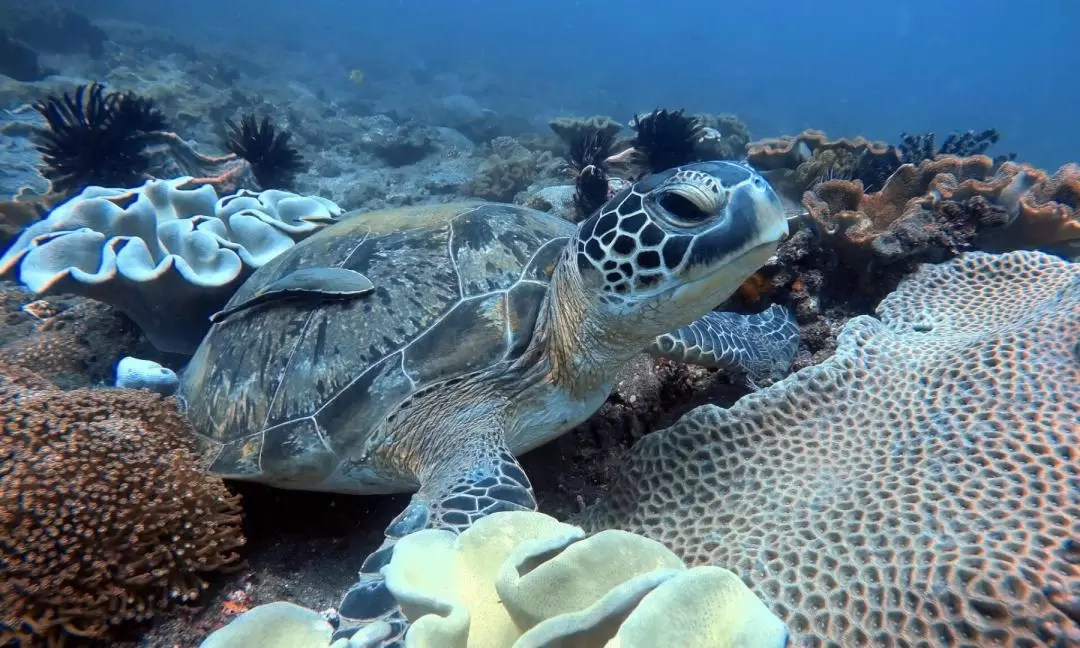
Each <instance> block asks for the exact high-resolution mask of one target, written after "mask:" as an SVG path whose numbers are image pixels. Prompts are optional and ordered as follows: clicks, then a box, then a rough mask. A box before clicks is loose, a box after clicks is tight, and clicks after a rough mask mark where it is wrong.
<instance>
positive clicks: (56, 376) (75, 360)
mask: <svg viewBox="0 0 1080 648" xmlns="http://www.w3.org/2000/svg"><path fill="white" fill-rule="evenodd" d="M11 298H12V299H13V301H15V302H16V303H18V304H19V310H20V311H21V312H23V313H25V314H27V315H29V316H31V317H32V318H33V320H34V321H33V325H32V327H30V330H28V331H27V330H25V329H24V330H22V331H20V335H18V336H17V337H15V338H14V339H13V340H10V341H7V342H6V343H3V341H0V362H6V363H8V364H16V365H20V366H24V367H33V369H34V371H35V372H36V373H37V374H38V375H39V376H40V377H42V378H44V379H47V380H49V381H50V382H51V383H53V384H55V385H58V386H60V387H61V388H64V389H74V388H78V387H89V386H91V385H93V384H101V383H105V382H109V381H111V379H112V377H113V375H114V367H115V365H116V361H117V359H118V358H119V357H121V356H123V355H125V354H127V353H133V352H134V350H135V349H136V348H137V347H138V344H139V341H140V339H141V337H140V332H139V329H138V327H136V326H135V324H134V322H132V321H131V320H130V319H128V318H127V317H125V316H123V315H121V314H120V313H118V312H117V311H116V310H114V309H113V308H111V307H109V306H107V305H105V304H102V303H99V302H95V301H91V300H88V299H82V298H79V297H69V298H59V299H56V298H53V299H48V300H44V299H37V300H35V298H34V296H33V295H32V294H30V293H26V292H22V291H18V292H14V293H13V294H12V295H11Z"/></svg>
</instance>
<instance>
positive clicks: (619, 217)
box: [577, 164, 764, 303]
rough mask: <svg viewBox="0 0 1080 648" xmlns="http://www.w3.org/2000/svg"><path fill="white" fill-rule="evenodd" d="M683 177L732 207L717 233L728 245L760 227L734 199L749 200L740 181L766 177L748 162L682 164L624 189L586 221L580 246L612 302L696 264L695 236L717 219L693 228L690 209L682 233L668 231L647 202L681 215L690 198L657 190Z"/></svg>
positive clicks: (580, 255)
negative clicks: (708, 169)
mask: <svg viewBox="0 0 1080 648" xmlns="http://www.w3.org/2000/svg"><path fill="white" fill-rule="evenodd" d="M673 181H674V182H679V181H683V182H685V184H687V185H691V186H693V187H695V189H696V190H698V191H700V192H701V193H703V194H711V195H705V196H703V198H705V199H706V200H710V201H715V202H714V204H716V205H717V208H718V209H726V210H727V211H728V213H729V216H730V217H731V218H729V219H728V222H727V223H726V226H724V227H721V228H717V231H715V232H714V233H712V234H710V236H709V238H712V237H723V238H724V240H725V241H726V243H725V245H726V246H728V247H731V248H736V247H738V246H739V245H740V244H741V243H742V240H740V239H742V238H745V237H747V236H749V235H750V234H751V233H752V232H754V231H755V228H754V227H752V226H751V225H752V223H750V222H747V221H748V220H749V219H751V218H753V217H754V216H755V214H756V212H755V210H754V209H752V208H744V207H745V206H744V205H741V204H735V205H732V204H731V203H730V202H729V201H730V200H735V201H741V200H749V198H748V197H747V196H748V194H747V193H746V192H740V191H737V189H738V187H739V186H740V185H743V184H746V183H752V182H764V181H763V180H762V179H761V178H760V176H758V175H757V174H755V173H753V172H751V171H750V170H749V169H746V168H744V167H742V166H739V165H735V164H730V165H725V166H723V167H719V175H718V174H717V171H716V170H714V171H713V172H712V173H704V172H702V171H699V170H696V169H687V168H679V169H673V170H670V171H667V172H665V173H657V174H655V175H653V176H650V177H649V178H646V179H645V180H643V181H640V182H638V183H636V184H634V185H631V186H629V187H627V188H626V189H624V190H623V191H622V193H621V194H620V195H617V196H615V197H614V198H613V199H612V200H610V201H609V202H608V203H607V205H606V206H604V207H603V208H602V209H601V210H600V211H599V212H597V214H595V215H593V216H592V217H591V218H590V219H589V220H588V222H586V223H584V224H583V225H582V229H581V233H580V236H579V239H578V245H577V262H578V267H580V268H581V269H583V270H585V269H590V268H595V269H596V270H598V271H599V272H600V273H601V274H602V276H603V278H604V285H603V286H601V290H603V292H604V293H605V296H606V297H607V301H609V302H611V303H615V302H618V301H621V300H622V299H626V298H633V297H634V296H635V295H637V294H638V293H641V292H643V291H648V290H649V289H650V288H651V287H653V286H655V285H656V284H658V283H660V282H661V280H663V279H667V278H669V277H670V276H671V275H672V274H673V273H676V272H678V271H680V270H683V269H685V268H687V267H688V266H691V265H693V264H694V263H695V262H696V261H697V260H696V259H695V255H694V250H693V248H694V243H695V237H696V236H698V235H699V234H701V233H702V232H703V231H705V230H708V229H710V228H714V227H715V223H714V222H712V221H711V220H701V223H700V228H695V227H693V225H694V223H695V221H697V220H698V215H697V212H698V211H699V210H697V209H696V208H694V209H693V210H692V211H693V212H694V213H690V212H689V211H688V212H685V213H686V218H685V222H684V223H683V225H685V226H687V227H684V228H683V229H682V231H681V232H679V233H675V232H673V231H665V230H664V229H663V228H661V227H660V226H659V225H658V224H656V223H655V222H653V221H652V219H651V218H649V216H648V214H647V213H646V211H645V203H646V201H649V200H661V201H664V203H663V205H662V206H663V207H664V208H665V209H666V211H667V212H668V213H670V214H672V215H673V216H675V217H678V216H680V213H681V212H683V211H684V210H683V208H684V207H690V204H689V201H686V200H685V198H681V197H680V196H678V195H677V194H671V193H665V194H661V197H660V198H656V197H655V196H654V195H653V194H651V193H650V192H652V191H653V190H654V189H655V188H656V187H658V186H659V185H661V184H663V183H665V182H673Z"/></svg>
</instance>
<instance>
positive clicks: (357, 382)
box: [181, 204, 574, 493]
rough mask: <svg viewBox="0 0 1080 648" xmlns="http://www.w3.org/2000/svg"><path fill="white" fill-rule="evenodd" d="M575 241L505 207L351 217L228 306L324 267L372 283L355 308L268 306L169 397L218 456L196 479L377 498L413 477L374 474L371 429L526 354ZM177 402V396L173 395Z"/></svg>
mask: <svg viewBox="0 0 1080 648" xmlns="http://www.w3.org/2000/svg"><path fill="white" fill-rule="evenodd" d="M573 231H574V226H573V225H571V224H570V223H567V222H565V221H563V220H561V219H558V218H556V217H553V216H551V217H549V216H547V215H545V214H539V213H537V212H532V211H528V210H522V209H518V208H515V207H513V206H507V205H494V204H491V205H471V206H468V207H467V208H463V207H462V206H461V205H457V206H425V207H419V208H413V209H395V210H392V211H389V212H376V213H370V214H363V215H359V216H355V217H353V218H350V219H348V220H346V221H344V222H342V223H339V224H337V225H334V226H331V227H329V228H327V229H326V230H324V231H322V232H320V233H319V234H318V235H316V236H312V237H311V238H309V239H307V240H306V241H304V242H303V243H302V244H301V245H299V246H297V248H296V249H295V250H294V251H293V252H292V253H291V254H287V255H283V256H281V257H278V258H277V259H275V260H274V261H272V262H271V263H268V264H267V265H266V266H264V267H263V268H262V269H260V270H259V271H258V272H257V273H255V274H254V275H253V276H252V277H251V279H250V280H249V281H248V282H246V283H245V284H244V285H243V287H242V288H241V290H240V291H238V293H237V294H236V295H235V296H234V297H233V299H232V300H230V305H233V304H238V303H243V302H244V301H245V300H247V299H249V297H250V296H251V295H252V294H255V293H257V292H258V291H259V290H261V289H263V288H264V287H265V286H267V285H269V284H271V283H272V282H274V281H275V280H277V279H279V278H280V277H282V276H285V275H287V274H289V273H291V272H293V271H295V270H297V269H299V268H304V267H316V266H320V265H321V266H325V265H334V266H336V267H341V268H346V269H349V270H353V271H356V272H359V273H362V274H363V275H365V276H367V277H368V278H370V279H371V281H372V282H373V284H374V286H375V290H374V292H373V293H371V294H370V295H366V296H363V297H359V298H357V299H355V300H341V301H334V302H327V303H316V304H311V303H307V304H304V303H299V304H297V303H289V302H284V301H282V302H277V303H275V304H274V305H273V307H271V308H263V309H256V308H253V309H248V310H244V311H240V312H237V313H235V314H233V315H230V316H229V317H228V318H227V319H225V320H224V321H222V322H221V323H219V324H216V325H215V326H214V327H213V328H212V329H211V331H210V333H209V335H208V336H207V340H206V342H205V343H204V344H203V345H201V346H200V348H199V350H198V351H197V352H196V356H195V357H194V358H193V359H192V362H191V364H190V370H189V371H188V372H186V374H185V376H184V385H183V386H182V389H181V395H182V397H183V398H184V399H185V401H186V402H187V414H188V416H189V417H190V419H191V421H192V423H193V425H194V427H195V429H197V430H199V431H200V432H202V433H203V434H204V435H205V437H204V439H203V440H204V442H205V443H206V444H208V445H209V446H210V447H211V448H212V449H213V452H214V453H215V454H216V457H215V458H214V461H213V463H212V465H211V466H210V469H211V470H212V471H214V472H215V473H217V474H220V475H222V476H225V477H230V478H235V479H249V480H256V481H262V482H266V483H270V484H273V485H278V486H284V487H292V488H304V489H309V490H332V491H337V492H361V493H385V492H400V491H401V490H403V489H409V488H415V487H417V484H416V483H415V482H414V481H413V478H412V477H411V476H410V475H413V474H415V473H416V470H417V469H418V468H419V467H418V466H416V465H413V463H414V462H415V461H416V458H415V457H413V456H409V453H408V452H406V451H405V450H403V451H402V452H401V453H400V456H399V457H398V459H399V460H400V462H401V465H400V466H395V467H392V468H391V469H388V467H386V466H383V467H379V468H376V467H373V466H372V465H371V462H370V461H368V459H369V456H370V453H371V451H372V449H373V448H376V447H377V446H379V445H380V444H383V443H384V442H385V441H386V440H385V439H383V438H376V437H377V434H374V433H376V432H378V431H379V430H380V424H381V422H382V421H383V420H384V419H385V418H386V417H387V416H388V415H390V414H391V412H392V411H393V410H394V409H395V408H397V407H398V404H399V403H401V401H402V400H404V399H406V398H407V397H409V396H410V395H413V394H414V393H415V392H416V391H417V390H420V389H424V388H425V387H428V386H430V385H438V384H440V383H441V382H442V381H446V380H450V379H453V378H454V377H455V376H462V375H467V374H470V373H473V372H476V371H481V370H485V369H487V368H490V367H493V366H495V365H497V364H498V363H501V362H508V361H511V360H513V359H514V358H516V357H517V355H519V354H520V353H521V352H522V351H523V350H524V349H525V347H526V346H527V344H528V342H529V339H530V336H531V333H532V330H533V325H534V324H535V322H536V317H537V313H538V310H539V305H540V303H541V302H542V301H543V296H544V294H545V293H546V291H547V288H548V282H549V280H550V277H551V273H552V270H553V268H554V265H555V263H556V261H557V259H558V257H559V254H560V253H561V252H562V251H563V249H564V248H565V245H566V242H567V240H568V239H569V237H570V236H571V235H572V234H573ZM185 392H186V393H185Z"/></svg>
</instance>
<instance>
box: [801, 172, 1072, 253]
mask: <svg viewBox="0 0 1080 648" xmlns="http://www.w3.org/2000/svg"><path fill="white" fill-rule="evenodd" d="M976 197H978V198H983V199H986V200H987V201H989V202H990V203H992V204H995V205H998V206H1000V207H1002V208H1004V209H1005V212H1006V215H1007V216H1008V221H1007V223H1006V224H1005V226H1004V227H1002V228H1001V229H1000V230H998V231H989V232H987V233H985V234H984V235H983V236H982V237H981V242H982V243H983V244H984V245H985V246H986V247H988V248H990V249H998V250H1005V249H1033V248H1054V247H1057V246H1067V245H1074V244H1077V243H1078V242H1080V167H1077V166H1076V165H1075V164H1070V165H1066V166H1064V167H1062V168H1061V169H1059V170H1058V172H1057V173H1055V174H1054V175H1052V176H1049V175H1047V174H1046V173H1045V172H1043V171H1040V170H1038V169H1035V168H1034V167H1032V166H1030V165H1028V164H1018V163H1015V162H1005V163H1004V164H1002V165H1001V167H1000V168H999V169H997V170H995V169H994V162H993V160H991V159H990V158H989V157H987V156H985V155H975V156H971V157H965V158H961V157H957V156H953V155H945V156H940V157H938V158H936V159H934V160H924V161H923V162H920V163H919V164H918V165H914V164H904V165H902V166H900V168H899V169H898V170H897V171H896V173H894V174H893V175H892V176H891V177H890V178H889V180H888V182H886V183H885V186H884V187H883V188H882V189H881V190H880V191H875V192H870V193H866V192H864V190H863V186H862V183H861V182H859V181H857V180H856V181H846V180H829V181H826V182H823V183H821V184H818V185H816V186H815V187H813V188H812V189H811V190H810V191H807V192H806V193H805V194H803V205H804V206H805V207H806V208H807V210H808V211H809V213H810V217H811V218H812V219H813V220H814V222H815V223H817V225H818V226H819V227H820V228H821V230H822V231H824V232H825V233H826V234H828V235H836V236H838V237H839V238H840V239H841V240H843V241H845V242H847V243H850V244H853V245H856V246H863V245H866V244H868V243H870V242H872V241H873V240H875V239H877V238H878V237H880V236H881V235H882V234H884V233H885V232H887V231H888V230H889V229H890V228H892V227H894V225H895V224H896V223H898V222H899V221H902V220H904V219H906V218H909V217H912V216H916V215H918V214H919V213H920V212H922V211H924V210H932V209H934V208H935V207H936V206H937V205H939V204H941V203H942V202H944V201H954V202H961V201H966V200H970V199H972V198H976ZM995 241H996V242H997V243H996V244H995Z"/></svg>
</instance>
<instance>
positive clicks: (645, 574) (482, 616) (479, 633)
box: [201, 511, 788, 648]
mask: <svg viewBox="0 0 1080 648" xmlns="http://www.w3.org/2000/svg"><path fill="white" fill-rule="evenodd" d="M383 573H384V574H385V576H386V583H387V588H388V589H389V590H390V593H391V594H392V595H393V596H394V598H396V599H397V600H398V602H399V603H400V604H401V607H402V610H403V611H404V613H405V614H406V616H407V617H408V618H409V621H410V627H409V630H408V632H407V633H406V635H405V645H406V646H410V647H416V648H421V647H428V646H431V647H435V646H438V647H439V648H542V647H545V646H571V645H572V646H580V647H581V648H589V647H595V648H602V647H603V646H616V645H617V646H623V647H625V648H667V647H670V648H676V647H678V648H699V647H700V648H783V647H784V646H785V645H786V644H787V639H788V630H787V628H786V627H785V626H784V624H783V623H782V622H781V621H780V620H779V619H778V618H776V616H775V615H773V614H772V613H771V612H769V611H768V610H767V609H766V608H765V606H764V605H763V604H762V603H761V601H760V600H759V599H758V598H757V597H756V596H754V595H753V594H752V593H751V592H750V590H749V589H747V587H746V585H744V584H743V582H742V581H741V580H739V578H738V577H737V576H736V575H735V574H733V573H732V572H730V571H728V570H726V569H722V568H720V567H712V566H705V567H696V568H693V569H687V568H686V566H685V565H684V564H683V562H682V561H681V560H679V558H678V557H677V556H675V554H673V553H672V552H671V551H669V550H668V549H666V548H665V547H664V546H663V545H661V544H660V543H658V542H655V541H653V540H649V539H647V538H644V537H642V536H638V535H634V534H632V533H626V532H624V531H614V530H611V531H602V532H600V533H597V534H594V535H586V534H585V533H584V532H583V531H582V530H581V529H579V528H577V527H574V526H571V525H568V524H564V523H562V522H559V521H557V520H556V519H555V518H552V517H550V516H547V515H544V514H542V513H537V512H526V511H514V512H500V513H494V514H492V515H489V516H486V517H484V518H482V519H480V520H479V521H477V523H476V524H474V525H473V526H471V527H470V528H468V529H467V530H466V531H464V532H463V533H462V534H461V535H455V534H454V533H452V532H450V531H445V530H434V529H428V530H424V531H419V532H417V533H412V534H409V535H407V536H405V537H404V538H402V539H401V540H400V541H399V542H398V544H397V545H396V546H395V548H394V555H393V558H392V559H391V560H390V563H389V564H388V565H387V566H386V567H385V568H384V571H383ZM245 617H248V618H245ZM257 618H258V619H264V620H266V621H267V622H269V623H273V624H274V632H273V635H272V636H268V633H267V631H266V630H267V629H266V627H265V626H264V625H263V624H260V623H258V622H257ZM373 625H374V626H375V627H369V628H365V629H362V630H361V634H360V635H354V636H353V637H352V639H351V640H349V641H348V646H349V647H350V648H363V647H365V646H369V645H370V646H378V645H381V644H380V643H379V637H378V636H375V635H377V631H378V629H379V628H378V624H373ZM327 630H328V626H327V624H325V623H323V622H321V620H320V619H319V618H318V616H317V615H315V614H314V613H312V612H311V611H305V610H304V609H303V608H298V607H296V606H290V605H288V604H283V603H272V604H269V605H266V606H261V607H260V608H256V609H254V610H252V611H250V612H248V613H246V614H245V615H243V616H241V617H239V618H237V619H236V620H235V621H234V622H233V623H231V624H230V625H229V626H226V627H225V628H223V629H221V630H219V631H217V632H215V633H214V634H212V635H211V636H210V637H208V638H207V639H206V641H204V642H203V644H202V647H201V648H240V647H241V646H251V645H266V643H265V642H266V641H267V639H270V640H271V641H272V642H274V644H275V645H282V646H284V645H285V644H282V643H278V642H276V641H274V638H275V637H281V636H289V637H295V638H296V639H295V640H296V641H299V640H300V639H301V638H306V639H308V640H309V643H306V644H299V643H293V644H291V645H305V646H311V647H312V648H315V647H317V646H327V645H328V644H329V632H327ZM365 633H368V634H371V635H372V636H371V638H370V641H368V639H367V637H365V636H364V634H365ZM343 643H344V641H339V642H335V643H334V644H332V646H334V647H335V648H336V647H337V646H338V645H339V644H343Z"/></svg>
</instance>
